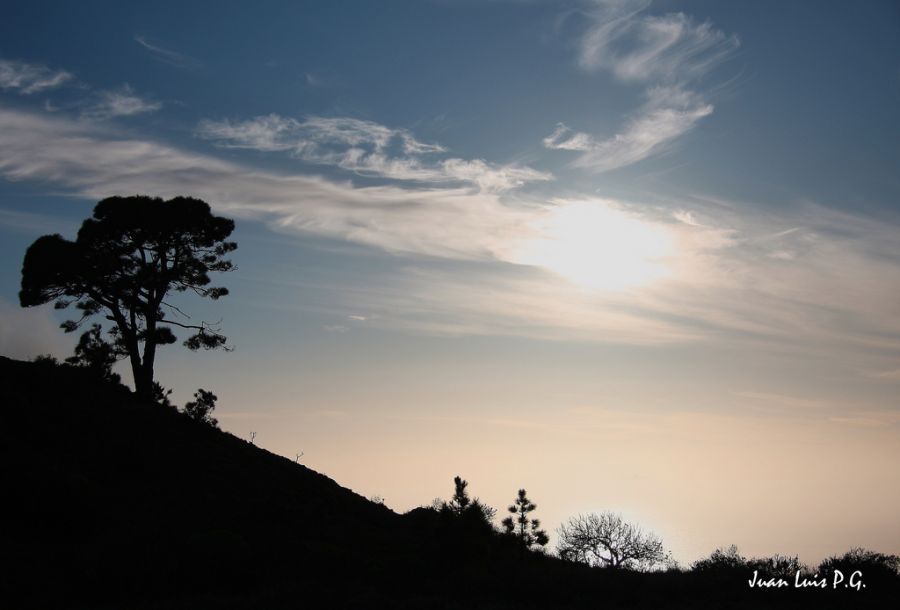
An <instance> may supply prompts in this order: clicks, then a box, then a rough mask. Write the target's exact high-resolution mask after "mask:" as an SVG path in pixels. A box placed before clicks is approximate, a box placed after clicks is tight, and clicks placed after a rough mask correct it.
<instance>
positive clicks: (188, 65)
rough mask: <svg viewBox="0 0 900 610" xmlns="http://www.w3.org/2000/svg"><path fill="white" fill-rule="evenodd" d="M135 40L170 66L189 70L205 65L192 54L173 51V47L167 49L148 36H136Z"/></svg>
mask: <svg viewBox="0 0 900 610" xmlns="http://www.w3.org/2000/svg"><path fill="white" fill-rule="evenodd" d="M134 41H135V42H136V43H138V44H139V45H141V46H142V47H143V48H145V49H146V50H147V51H149V52H150V54H151V55H153V57H155V58H156V59H158V60H159V61H161V62H163V63H167V64H169V65H170V66H175V67H176V68H184V69H188V70H196V69H197V68H200V67H201V66H202V65H203V64H202V63H201V62H200V61H199V60H197V59H194V58H193V57H191V56H190V55H185V54H184V53H179V52H177V51H173V50H172V49H167V48H165V47H163V46H162V45H161V44H159V43H158V42H157V41H155V40H151V39H150V38H148V37H147V36H135V37H134Z"/></svg>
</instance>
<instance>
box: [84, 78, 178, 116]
mask: <svg viewBox="0 0 900 610" xmlns="http://www.w3.org/2000/svg"><path fill="white" fill-rule="evenodd" d="M99 98H100V99H99V101H98V102H96V103H95V104H92V105H91V106H89V107H88V108H87V109H85V110H84V111H83V112H82V113H81V116H82V117H84V118H87V119H91V120H105V119H110V118H115V117H123V116H134V115H137V114H146V113H148V112H156V111H157V110H159V109H160V108H162V103H161V102H156V101H153V100H149V99H146V98H143V97H141V96H139V95H137V93H135V91H134V89H132V88H131V86H130V85H128V84H125V85H122V86H121V87H120V88H118V89H114V90H111V91H103V92H101V93H100V94H99Z"/></svg>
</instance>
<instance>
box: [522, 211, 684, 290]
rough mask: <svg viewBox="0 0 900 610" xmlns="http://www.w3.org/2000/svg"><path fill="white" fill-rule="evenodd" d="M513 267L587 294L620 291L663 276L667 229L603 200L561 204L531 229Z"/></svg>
mask: <svg viewBox="0 0 900 610" xmlns="http://www.w3.org/2000/svg"><path fill="white" fill-rule="evenodd" d="M532 228H533V229H535V230H536V231H537V233H538V237H536V238H535V239H533V240H530V241H528V242H526V243H525V244H523V247H522V248H521V249H520V250H519V251H518V252H517V254H516V256H515V262H518V263H521V264H526V265H535V266H538V267H543V268H544V269H547V270H549V271H552V272H554V273H556V274H559V275H561V276H562V277H564V278H566V279H568V280H569V281H571V282H573V283H575V284H577V285H578V286H579V287H581V288H584V289H588V290H598V291H599V290H610V291H613V290H624V289H627V288H633V287H636V286H641V285H645V284H647V283H649V282H651V281H653V280H655V279H658V278H661V277H664V276H666V275H667V274H668V269H667V268H666V266H665V262H664V261H665V259H666V257H668V256H670V255H671V254H672V253H673V252H672V251H673V241H674V240H673V237H672V235H671V234H670V232H669V231H668V230H666V229H665V228H664V227H663V226H661V225H658V224H652V223H649V222H646V221H643V220H640V219H639V218H637V217H635V216H634V215H631V214H629V213H627V212H625V211H624V210H622V209H621V208H619V207H617V206H615V205H613V204H610V203H607V202H603V201H589V202H583V201H582V202H573V203H564V204H561V205H559V206H558V207H556V208H554V209H553V210H552V211H550V212H549V213H548V214H547V216H545V217H544V218H542V219H541V221H539V222H537V223H536V224H535V225H533V226H532Z"/></svg>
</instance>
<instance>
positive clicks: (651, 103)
mask: <svg viewBox="0 0 900 610" xmlns="http://www.w3.org/2000/svg"><path fill="white" fill-rule="evenodd" d="M648 97H649V99H648V101H647V103H646V104H645V105H644V106H643V107H642V108H641V109H640V110H639V111H638V112H637V115H636V116H635V117H634V118H633V119H632V120H630V121H629V122H628V123H626V125H625V127H624V129H623V130H622V131H621V132H620V133H617V134H616V135H614V136H612V137H610V138H606V139H597V138H595V137H594V136H592V135H589V134H586V133H581V132H573V131H572V130H570V129H569V128H568V127H566V126H565V125H564V124H562V123H560V124H559V125H558V126H557V128H556V130H555V131H554V132H553V133H552V134H551V135H550V136H548V137H546V138H544V146H545V147H547V148H550V149H558V150H571V151H579V152H581V153H582V154H581V155H579V156H578V158H577V159H576V160H575V162H574V163H573V165H575V167H581V168H585V169H588V170H590V171H593V172H605V171H609V170H613V169H616V168H619V167H624V166H626V165H631V164H632V163H636V162H638V161H641V160H643V159H646V158H647V157H649V156H651V155H653V154H656V153H658V152H660V151H661V150H663V149H664V148H665V147H666V146H667V145H670V144H671V143H672V142H673V141H674V140H676V139H678V138H680V137H681V136H683V135H684V134H686V133H687V132H688V131H690V130H691V129H693V128H694V127H695V126H696V124H697V122H698V121H699V120H700V119H702V118H703V117H705V116H709V115H710V114H712V111H713V107H712V105H710V104H706V103H704V102H703V101H702V100H701V99H700V98H699V97H698V96H696V95H694V94H691V93H689V92H686V91H683V90H681V89H677V88H673V87H658V88H654V89H651V90H650V91H648Z"/></svg>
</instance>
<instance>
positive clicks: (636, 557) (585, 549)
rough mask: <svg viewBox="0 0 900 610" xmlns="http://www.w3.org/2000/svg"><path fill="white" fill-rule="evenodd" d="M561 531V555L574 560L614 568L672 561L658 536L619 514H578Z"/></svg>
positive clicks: (559, 544)
mask: <svg viewBox="0 0 900 610" xmlns="http://www.w3.org/2000/svg"><path fill="white" fill-rule="evenodd" d="M557 531H558V534H559V542H558V547H559V549H558V550H559V555H560V557H562V558H564V559H567V560H570V561H575V562H579V563H585V564H588V565H592V566H607V567H611V568H651V567H653V566H655V565H661V564H665V563H666V562H667V561H668V560H669V554H668V553H667V552H666V550H665V548H664V547H663V543H662V541H661V540H660V539H659V538H657V537H656V535H654V534H652V533H649V532H644V531H643V530H641V528H640V527H638V526H636V525H633V524H631V523H628V522H627V521H625V520H624V519H622V517H621V515H617V514H615V513H610V512H604V513H601V514H599V515H597V514H594V513H591V514H589V515H578V516H577V517H572V518H571V519H569V521H568V522H567V523H565V524H563V525H562V526H560V528H559V530H557Z"/></svg>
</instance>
